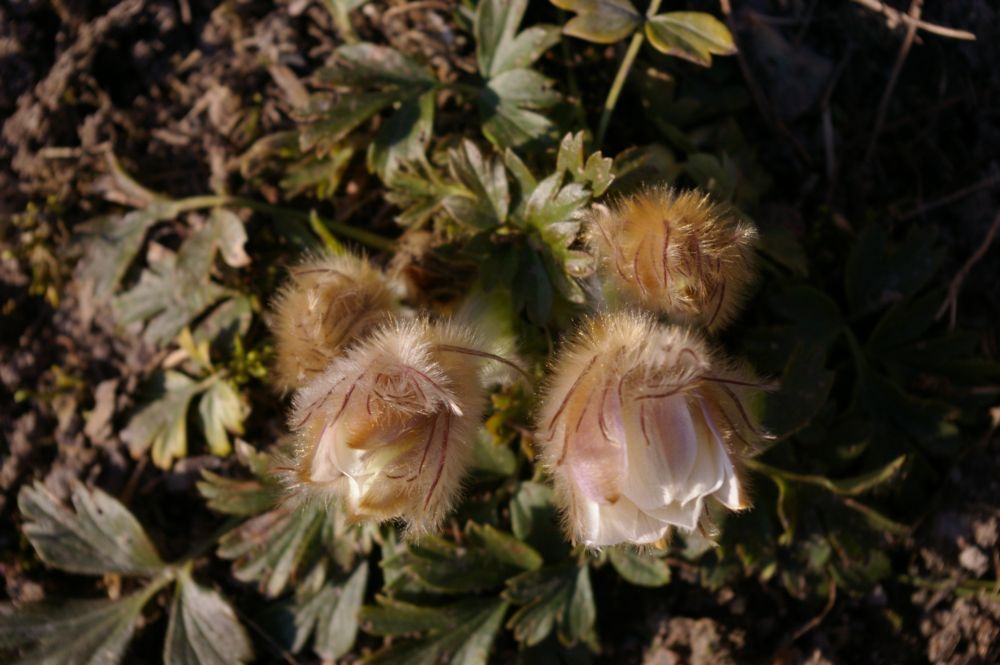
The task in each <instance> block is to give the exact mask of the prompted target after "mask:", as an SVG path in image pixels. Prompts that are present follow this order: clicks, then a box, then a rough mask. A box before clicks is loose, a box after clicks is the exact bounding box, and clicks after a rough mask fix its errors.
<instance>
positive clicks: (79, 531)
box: [18, 482, 166, 577]
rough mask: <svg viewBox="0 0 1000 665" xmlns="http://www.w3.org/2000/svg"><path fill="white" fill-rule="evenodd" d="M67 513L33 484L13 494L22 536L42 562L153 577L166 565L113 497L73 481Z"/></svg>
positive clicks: (77, 569) (88, 571)
mask: <svg viewBox="0 0 1000 665" xmlns="http://www.w3.org/2000/svg"><path fill="white" fill-rule="evenodd" d="M72 500H73V510H69V509H67V508H66V507H65V506H63V505H62V504H61V503H60V502H59V500H58V499H57V498H56V497H55V496H54V495H53V494H52V493H50V492H49V491H48V489H46V488H45V486H44V485H42V484H41V483H39V482H36V483H35V484H34V486H31V487H29V486H27V485H26V486H25V487H23V488H22V489H21V491H20V493H19V494H18V509H19V510H20V511H21V515H22V516H23V517H24V519H25V524H24V527H23V532H24V535H25V536H26V537H27V538H28V540H29V541H30V542H31V544H32V545H33V546H34V548H35V550H36V551H37V552H38V556H39V557H41V559H42V561H44V562H45V563H47V564H49V565H50V566H54V567H56V568H59V569H61V570H65V571H67V572H71V573H83V574H88V575H104V574H108V573H117V574H121V575H139V576H149V577H151V576H154V575H157V574H158V573H160V572H161V571H162V570H163V567H164V566H165V565H166V564H164V563H163V561H162V560H161V559H160V556H159V554H157V552H156V548H155V547H154V546H153V543H152V542H150V540H149V537H148V536H147V535H146V532H145V531H144V530H143V528H142V526H141V525H140V524H139V522H138V521H137V520H136V519H135V517H133V516H132V513H130V512H129V510H128V509H127V508H126V507H125V506H123V505H122V504H121V503H119V502H118V501H117V500H116V499H114V498H113V497H111V496H109V495H108V494H105V493H104V492H102V491H101V490H99V489H96V488H95V489H87V488H86V487H85V486H84V485H82V484H80V483H76V484H74V486H73V492H72Z"/></svg>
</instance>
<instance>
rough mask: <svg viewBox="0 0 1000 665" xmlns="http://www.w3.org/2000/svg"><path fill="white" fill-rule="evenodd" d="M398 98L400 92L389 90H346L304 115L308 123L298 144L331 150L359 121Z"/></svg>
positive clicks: (314, 148)
mask: <svg viewBox="0 0 1000 665" xmlns="http://www.w3.org/2000/svg"><path fill="white" fill-rule="evenodd" d="M396 101H399V92H398V91H395V90H390V91H381V92H368V93H359V94H345V95H343V96H341V97H340V98H339V99H337V100H336V101H335V102H333V103H331V104H328V105H323V106H319V107H317V108H315V109H314V110H312V112H310V113H308V114H307V115H306V117H305V118H304V120H305V121H306V122H307V123H308V124H307V125H306V126H305V127H303V128H302V131H301V133H300V134H299V147H300V148H301V149H302V150H303V151H309V150H315V151H317V152H318V153H320V154H327V153H330V152H332V151H333V150H335V149H337V148H338V144H339V143H340V141H341V140H343V139H344V137H346V136H347V135H348V134H350V133H351V132H352V131H353V130H354V129H355V128H357V127H358V125H360V124H361V123H363V122H365V121H366V120H368V119H369V118H371V117H372V116H373V115H375V114H376V113H378V112H379V111H381V110H382V109H384V108H386V107H387V106H389V105H390V104H392V103H394V102H396Z"/></svg>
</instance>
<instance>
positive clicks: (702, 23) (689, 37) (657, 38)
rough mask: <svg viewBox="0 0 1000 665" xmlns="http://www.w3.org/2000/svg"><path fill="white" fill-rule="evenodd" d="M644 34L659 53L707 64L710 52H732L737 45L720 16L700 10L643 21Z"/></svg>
mask: <svg viewBox="0 0 1000 665" xmlns="http://www.w3.org/2000/svg"><path fill="white" fill-rule="evenodd" d="M646 37H647V38H648V39H649V42H650V43H651V44H652V45H653V46H654V47H655V48H656V49H657V50H658V51H660V52H662V53H666V54H667V55H674V56H677V57H679V58H684V59H685V60H690V61H691V62H693V63H695V64H698V65H703V66H705V67H708V66H709V65H711V64H712V56H713V55H732V54H734V53H736V44H735V43H734V42H733V36H732V35H731V34H730V33H729V29H728V28H727V27H726V26H725V24H724V23H722V22H721V21H720V20H719V19H717V18H715V17H714V16H712V15H710V14H703V13H701V12H667V13H666V14H659V15H658V16H654V17H653V18H651V19H649V20H648V21H647V22H646Z"/></svg>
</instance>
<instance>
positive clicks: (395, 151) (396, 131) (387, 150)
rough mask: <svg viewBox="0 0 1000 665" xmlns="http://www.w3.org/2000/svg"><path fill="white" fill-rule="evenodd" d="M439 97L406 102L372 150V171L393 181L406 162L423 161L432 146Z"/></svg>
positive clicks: (427, 97)
mask: <svg viewBox="0 0 1000 665" xmlns="http://www.w3.org/2000/svg"><path fill="white" fill-rule="evenodd" d="M434 97H435V93H434V92H433V91H432V92H426V93H424V94H422V95H420V96H419V97H416V98H413V99H408V100H406V101H405V102H403V103H402V104H401V105H400V107H399V109H398V110H397V111H396V112H395V113H394V114H393V115H392V117H390V118H389V120H388V121H386V123H385V125H383V127H382V129H381V131H379V133H378V134H377V135H376V136H375V141H373V142H372V144H371V145H370V146H369V147H368V168H369V170H371V171H375V172H377V173H380V174H384V176H385V177H386V178H391V174H392V173H394V172H395V171H396V170H397V169H398V168H399V166H400V164H401V163H402V162H410V161H415V160H417V159H420V157H421V156H422V155H423V154H424V152H425V151H426V150H427V145H428V143H430V139H431V131H432V129H433V125H434Z"/></svg>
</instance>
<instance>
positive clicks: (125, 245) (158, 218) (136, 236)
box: [77, 201, 177, 302]
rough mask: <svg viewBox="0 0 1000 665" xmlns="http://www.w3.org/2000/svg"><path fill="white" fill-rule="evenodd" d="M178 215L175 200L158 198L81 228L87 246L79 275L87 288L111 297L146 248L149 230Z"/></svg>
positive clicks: (99, 298)
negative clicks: (124, 212)
mask: <svg viewBox="0 0 1000 665" xmlns="http://www.w3.org/2000/svg"><path fill="white" fill-rule="evenodd" d="M176 216H177V210H176V208H175V206H174V204H173V202H171V201H157V202H155V203H153V204H151V205H149V206H147V207H145V208H143V209H142V210H133V211H132V212H130V213H127V214H125V215H122V216H109V217H101V218H99V219H95V220H92V221H90V222H87V223H86V224H84V225H82V226H81V227H80V228H79V229H78V232H79V233H80V239H81V242H82V244H83V247H84V254H83V257H82V258H81V259H80V263H79V264H78V265H77V275H78V277H79V279H80V281H81V284H82V285H83V288H84V291H85V292H89V293H91V294H92V295H93V297H94V299H95V300H97V301H99V302H102V301H106V300H107V299H109V298H110V297H111V296H112V295H113V294H114V291H115V289H116V288H117V287H118V284H119V282H121V280H122V278H123V277H124V276H125V273H126V271H128V268H129V266H130V265H131V264H132V261H133V260H135V256H136V254H138V253H139V250H140V249H141V248H142V242H143V239H144V238H145V237H146V231H148V230H149V228H150V227H151V226H153V224H156V223H157V222H162V221H166V220H168V219H172V218H174V217H176Z"/></svg>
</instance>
